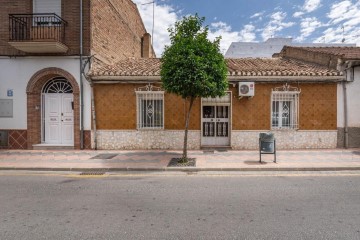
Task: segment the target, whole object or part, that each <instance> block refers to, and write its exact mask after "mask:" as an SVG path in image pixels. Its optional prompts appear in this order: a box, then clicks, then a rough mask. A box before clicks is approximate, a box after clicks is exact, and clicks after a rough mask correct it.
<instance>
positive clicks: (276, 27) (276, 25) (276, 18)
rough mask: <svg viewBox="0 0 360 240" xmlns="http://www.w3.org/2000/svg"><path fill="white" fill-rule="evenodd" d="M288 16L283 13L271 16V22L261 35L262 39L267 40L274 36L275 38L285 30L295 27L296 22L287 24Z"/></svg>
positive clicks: (279, 12)
mask: <svg viewBox="0 0 360 240" xmlns="http://www.w3.org/2000/svg"><path fill="white" fill-rule="evenodd" d="M286 16H287V14H286V13H285V12H282V11H278V12H274V13H272V14H271V15H270V21H269V23H268V24H267V25H266V26H265V28H264V29H263V31H262V33H261V37H262V39H263V40H266V39H268V38H270V37H272V36H275V35H276V34H277V33H278V32H280V31H281V30H283V29H284V28H288V27H291V26H293V25H294V24H295V23H294V22H286V21H284V20H285V18H286Z"/></svg>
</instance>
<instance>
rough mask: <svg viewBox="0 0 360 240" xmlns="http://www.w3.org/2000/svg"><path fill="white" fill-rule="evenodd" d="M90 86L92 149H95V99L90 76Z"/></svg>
mask: <svg viewBox="0 0 360 240" xmlns="http://www.w3.org/2000/svg"><path fill="white" fill-rule="evenodd" d="M90 86H91V112H92V119H93V123H92V124H93V129H94V149H95V150H97V138H96V112H95V100H94V85H93V83H92V80H91V78H90Z"/></svg>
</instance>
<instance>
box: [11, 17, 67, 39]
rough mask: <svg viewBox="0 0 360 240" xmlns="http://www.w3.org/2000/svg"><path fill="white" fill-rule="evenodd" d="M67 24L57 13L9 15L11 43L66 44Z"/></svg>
mask: <svg viewBox="0 0 360 240" xmlns="http://www.w3.org/2000/svg"><path fill="white" fill-rule="evenodd" d="M66 25H67V22H66V21H65V20H63V19H62V18H61V17H59V16H58V15H56V14H55V13H40V14H39V13H37V14H9V30H10V41H57V42H62V43H64V40H65V27H66Z"/></svg>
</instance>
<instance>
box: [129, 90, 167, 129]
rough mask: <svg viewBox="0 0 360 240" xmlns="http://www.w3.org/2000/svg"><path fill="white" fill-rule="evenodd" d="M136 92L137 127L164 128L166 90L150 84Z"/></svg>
mask: <svg viewBox="0 0 360 240" xmlns="http://www.w3.org/2000/svg"><path fill="white" fill-rule="evenodd" d="M135 93H136V115H137V129H148V130H151V129H164V91H162V90H161V88H159V87H155V86H152V85H150V84H149V85H147V86H145V87H140V88H138V89H137V90H136V91H135Z"/></svg>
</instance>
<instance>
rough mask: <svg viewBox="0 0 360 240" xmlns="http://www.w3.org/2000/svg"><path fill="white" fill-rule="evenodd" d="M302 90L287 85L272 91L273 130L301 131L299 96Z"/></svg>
mask: <svg viewBox="0 0 360 240" xmlns="http://www.w3.org/2000/svg"><path fill="white" fill-rule="evenodd" d="M300 92H301V90H299V89H298V88H296V87H290V85H288V84H285V85H284V86H282V87H277V88H274V89H273V90H272V94H271V129H274V130H286V129H294V130H296V129H299V95H300Z"/></svg>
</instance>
